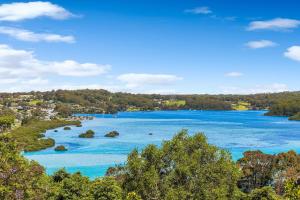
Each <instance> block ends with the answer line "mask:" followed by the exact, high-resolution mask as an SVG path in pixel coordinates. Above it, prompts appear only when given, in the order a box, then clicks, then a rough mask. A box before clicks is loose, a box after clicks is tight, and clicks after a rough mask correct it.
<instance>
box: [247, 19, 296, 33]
mask: <svg viewBox="0 0 300 200" xmlns="http://www.w3.org/2000/svg"><path fill="white" fill-rule="evenodd" d="M299 25H300V20H295V19H288V18H275V19H271V20H266V21H253V22H251V23H250V24H249V26H248V28H247V30H248V31H254V30H290V29H293V28H297V27H298V26H299Z"/></svg>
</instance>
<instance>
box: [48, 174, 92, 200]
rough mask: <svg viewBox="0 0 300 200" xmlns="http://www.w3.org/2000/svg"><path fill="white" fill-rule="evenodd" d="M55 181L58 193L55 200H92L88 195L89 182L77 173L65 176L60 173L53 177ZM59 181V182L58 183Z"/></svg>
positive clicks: (89, 194)
mask: <svg viewBox="0 0 300 200" xmlns="http://www.w3.org/2000/svg"><path fill="white" fill-rule="evenodd" d="M52 178H53V179H54V180H56V181H57V183H56V186H57V188H58V192H57V194H56V198H55V199H56V200H92V199H93V198H92V196H91V193H90V181H89V179H88V178H87V177H84V176H82V175H81V174H80V173H79V172H77V173H75V174H71V175H66V174H64V172H62V171H60V172H59V173H56V174H55V175H54V176H53V177H52ZM59 180H61V181H59Z"/></svg>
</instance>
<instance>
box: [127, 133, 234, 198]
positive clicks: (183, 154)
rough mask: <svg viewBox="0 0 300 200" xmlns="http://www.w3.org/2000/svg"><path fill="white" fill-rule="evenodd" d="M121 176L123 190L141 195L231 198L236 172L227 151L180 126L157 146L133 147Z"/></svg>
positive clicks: (201, 135) (143, 196) (150, 196)
mask: <svg viewBox="0 0 300 200" xmlns="http://www.w3.org/2000/svg"><path fill="white" fill-rule="evenodd" d="M123 176H124V178H123V179H121V180H122V187H123V189H124V192H126V193H129V192H136V193H137V194H138V195H140V196H141V197H142V199H147V200H151V199H186V200H196V199H203V200H206V199H209V200H210V199H214V200H216V199H234V198H235V193H236V192H237V188H236V182H237V179H238V177H239V172H238V169H237V167H236V165H235V164H234V163H233V162H232V161H231V156H230V154H229V153H228V152H227V151H224V150H221V149H219V148H217V147H215V146H213V145H210V144H208V143H207V141H206V138H205V136H204V135H203V134H200V133H198V134H195V135H193V136H189V135H188V133H187V131H185V130H183V131H181V132H180V133H178V134H177V135H176V136H175V137H174V138H173V139H172V140H170V141H166V142H164V143H163V144H162V147H161V148H157V147H156V146H154V145H148V146H147V147H146V148H145V149H144V150H143V151H142V152H141V153H139V152H138V151H137V150H134V151H133V152H132V153H131V154H130V155H129V156H128V159H127V164H126V165H125V170H124V175H123Z"/></svg>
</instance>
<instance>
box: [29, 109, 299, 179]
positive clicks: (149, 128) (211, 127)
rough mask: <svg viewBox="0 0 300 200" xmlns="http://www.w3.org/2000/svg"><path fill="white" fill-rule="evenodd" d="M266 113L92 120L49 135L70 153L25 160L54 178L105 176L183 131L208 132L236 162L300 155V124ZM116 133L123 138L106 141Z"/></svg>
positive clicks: (134, 115)
mask: <svg viewBox="0 0 300 200" xmlns="http://www.w3.org/2000/svg"><path fill="white" fill-rule="evenodd" d="M263 114H264V111H154V112H121V113H118V114H117V115H116V116H113V115H101V114H100V115H92V116H95V119H94V120H88V121H83V122H82V124H83V126H82V127H72V130H70V131H65V130H63V128H58V129H56V130H58V132H54V130H48V131H47V132H46V136H47V137H51V138H54V139H55V141H56V144H57V145H64V146H66V147H67V148H68V151H66V152H55V151H54V148H49V149H46V150H43V151H39V152H33V153H25V156H26V157H27V158H29V159H33V160H36V161H38V162H39V163H41V164H42V165H43V166H45V167H46V169H47V172H48V173H49V174H51V173H53V172H54V171H56V170H57V169H59V168H62V167H65V168H66V169H67V170H68V171H69V172H75V171H81V172H82V173H83V174H84V175H86V176H89V177H90V178H95V177H97V176H103V175H104V174H105V171H106V169H107V168H108V167H109V166H114V165H115V164H118V163H124V162H125V161H126V155H127V154H128V153H129V152H130V151H131V150H132V149H134V148H138V149H142V148H143V147H145V146H146V145H147V144H157V145H159V144H160V143H161V141H163V140H168V139H171V138H172V136H173V135H174V134H175V133H177V132H178V131H180V130H181V129H188V130H189V132H190V134H193V133H196V132H204V133H205V135H206V136H207V138H208V141H209V143H212V144H215V145H217V146H219V147H222V148H226V149H228V150H229V151H230V152H231V153H232V156H233V159H235V160H236V159H238V158H240V157H242V153H243V152H244V151H246V150H250V149H251V150H255V149H260V150H262V151H264V152H266V153H272V154H273V153H278V152H282V151H288V150H290V149H293V150H296V151H297V152H300V122H295V121H288V119H287V118H285V117H268V116H263ZM89 129H92V130H94V131H95V133H96V134H95V138H92V139H84V138H78V135H79V134H80V133H82V132H85V131H86V130H89ZM112 130H116V131H118V132H119V133H120V136H119V137H117V138H106V137H104V134H105V133H107V132H109V131H112ZM149 133H153V135H149Z"/></svg>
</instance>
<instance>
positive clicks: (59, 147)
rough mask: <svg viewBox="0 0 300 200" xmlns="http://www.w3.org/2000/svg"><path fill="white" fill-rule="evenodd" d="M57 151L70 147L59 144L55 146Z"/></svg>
mask: <svg viewBox="0 0 300 200" xmlns="http://www.w3.org/2000/svg"><path fill="white" fill-rule="evenodd" d="M54 150H55V151H67V150H68V149H67V148H66V147H65V146H64V145H59V146H57V147H55V149H54Z"/></svg>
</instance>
